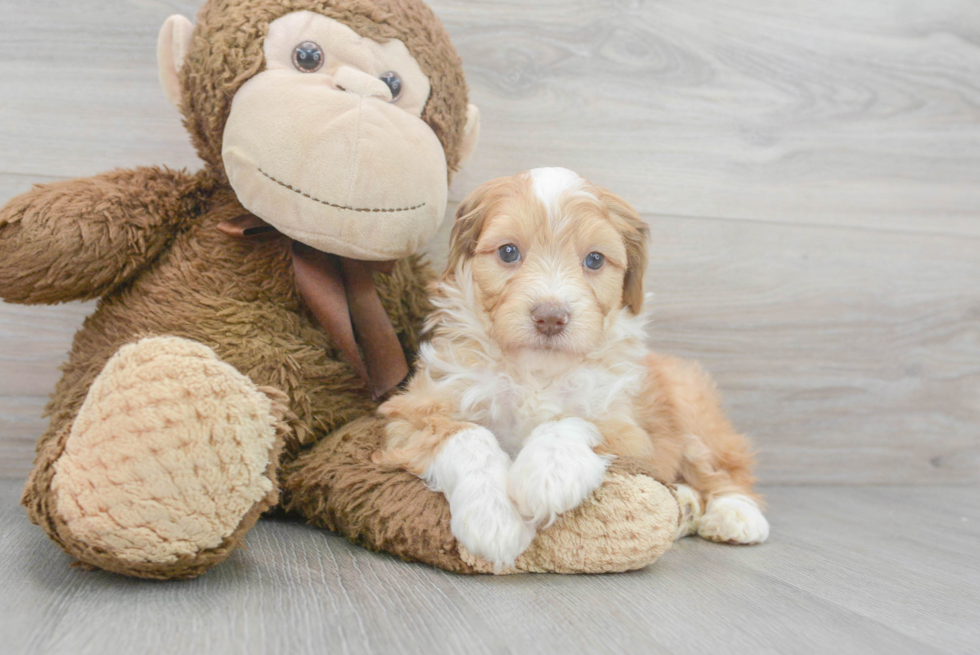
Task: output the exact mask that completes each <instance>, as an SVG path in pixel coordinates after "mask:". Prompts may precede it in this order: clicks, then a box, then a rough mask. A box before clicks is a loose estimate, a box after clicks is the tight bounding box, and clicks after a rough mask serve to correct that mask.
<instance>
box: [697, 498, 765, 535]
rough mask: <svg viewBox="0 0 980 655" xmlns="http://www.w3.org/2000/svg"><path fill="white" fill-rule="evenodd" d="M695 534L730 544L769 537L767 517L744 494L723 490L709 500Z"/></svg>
mask: <svg viewBox="0 0 980 655" xmlns="http://www.w3.org/2000/svg"><path fill="white" fill-rule="evenodd" d="M698 536H699V537H702V538H704V539H708V540H710V541H720V542H723V543H729V544H759V543H762V542H763V541H765V540H766V539H768V538H769V521H767V520H766V517H765V516H763V515H762V511H761V510H759V505H758V504H757V503H756V502H755V501H754V500H752V499H751V498H749V497H748V496H746V495H744V494H724V495H722V496H716V497H715V498H712V499H711V500H709V501H708V507H707V509H706V510H705V512H704V516H702V517H701V523H700V525H699V526H698Z"/></svg>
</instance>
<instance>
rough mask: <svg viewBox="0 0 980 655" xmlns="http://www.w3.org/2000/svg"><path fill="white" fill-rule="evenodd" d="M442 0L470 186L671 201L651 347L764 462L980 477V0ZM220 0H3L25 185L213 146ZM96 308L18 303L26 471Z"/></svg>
mask: <svg viewBox="0 0 980 655" xmlns="http://www.w3.org/2000/svg"><path fill="white" fill-rule="evenodd" d="M431 4H432V6H433V7H434V9H435V10H436V11H437V13H438V14H439V15H440V16H441V18H442V19H443V21H444V22H445V24H446V25H447V27H448V28H449V30H450V32H451V34H452V36H453V39H454V42H455V43H456V45H457V48H458V50H459V51H460V53H461V55H462V56H463V59H464V63H465V65H466V70H467V75H468V79H469V82H470V85H471V87H472V96H473V99H474V101H475V102H477V103H478V104H479V105H480V106H481V108H482V110H483V118H484V126H483V127H484V129H483V139H482V144H481V147H480V150H479V151H478V153H477V156H476V158H475V159H474V161H473V162H472V164H471V166H470V167H469V168H468V169H467V171H466V172H464V174H463V175H461V176H460V177H459V178H458V180H457V182H456V183H455V184H454V187H453V193H452V195H453V196H454V197H455V198H460V197H462V195H463V194H465V193H466V192H467V191H469V190H470V189H471V188H472V187H473V186H474V185H475V184H477V183H478V182H481V181H483V180H484V179H486V178H488V177H492V176H496V175H503V174H510V173H513V172H515V171H517V170H520V169H523V168H527V167H530V166H535V165H541V164H548V165H552V164H561V165H567V166H570V167H572V168H575V169H577V170H579V171H580V172H582V173H583V174H586V175H588V176H591V177H592V178H594V179H595V180H596V181H598V182H600V183H603V184H605V185H607V186H609V187H610V188H612V189H613V190H615V191H617V192H619V193H621V194H622V195H624V196H625V197H626V198H627V199H629V200H630V201H632V202H634V203H635V204H636V205H637V206H638V207H640V208H641V209H643V210H644V211H645V212H647V213H646V218H647V220H648V221H649V222H650V224H651V226H652V229H653V234H654V239H653V244H652V254H653V260H652V265H651V270H650V273H649V275H648V282H649V285H650V289H651V290H653V291H655V292H656V294H657V296H656V298H655V305H656V309H655V313H654V318H655V323H654V325H653V327H652V330H651V343H652V345H654V346H655V347H657V348H658V349H661V350H664V351H667V352H673V353H677V354H681V355H684V356H689V357H694V358H697V359H700V360H701V361H702V362H704V363H705V365H706V366H707V368H708V369H709V370H711V371H712V372H713V373H714V374H715V375H716V377H717V378H718V380H719V382H720V386H721V388H722V391H723V394H724V397H725V399H726V402H727V404H728V406H729V408H730V410H731V413H732V415H733V417H734V418H735V420H736V423H737V424H738V426H739V427H740V428H741V429H743V430H745V431H746V432H748V433H749V434H750V435H752V436H753V437H754V438H755V440H756V444H757V446H758V447H759V450H760V474H761V477H762V479H763V480H764V481H767V482H770V483H777V482H799V483H826V482H855V483H947V484H949V483H956V484H961V483H966V484H971V483H975V482H977V481H978V480H980V454H978V452H980V335H978V330H980V328H978V324H980V293H978V292H977V289H978V288H980V269H978V261H980V238H978V237H980V183H978V182H980V109H978V107H980V101H978V99H980V92H978V86H977V84H978V80H980V42H978V40H977V38H976V34H977V33H978V30H980V8H978V5H976V4H975V3H972V2H970V1H969V0H935V1H933V2H929V3H921V2H913V1H911V0H901V1H898V2H891V1H889V2H886V1H885V0H869V1H868V2H862V3H853V2H844V0H832V1H830V2H816V1H815V0H801V1H800V2H795V3H780V2H775V1H774V0H763V1H761V2H753V3H744V2H731V1H726V0H706V1H705V2H699V3H686V2H682V1H680V0H664V1H660V2H644V1H630V2H623V1H620V0H616V1H613V0H604V1H601V2H592V1H586V0H572V1H567V0H562V1H559V0H536V1H535V2H533V3H527V2H520V3H518V2H515V1H513V0H512V1H510V2H504V1H501V0H492V1H487V2H480V3H473V2H466V1H464V0H432V2H431ZM199 5H200V2H199V1H198V0H168V1H154V2H144V1H142V0H127V1H120V2H115V3H112V4H111V7H110V6H109V5H107V4H106V3H104V2H100V1H98V0H75V1H73V2H67V1H66V0H53V1H51V2H44V3H25V2H16V1H14V0H0V83H2V85H3V89H4V93H3V94H2V98H0V202H5V201H6V200H7V199H8V198H9V197H11V196H13V195H14V194H16V193H19V192H22V191H25V190H27V189H28V188H30V184H31V183H32V182H45V181H50V180H54V179H61V178H65V177H72V176H80V175H90V174H94V173H97V172H100V171H102V170H106V169H109V168H113V167H116V166H134V165H138V164H148V163H163V164H167V165H171V166H175V167H181V166H186V167H190V168H195V167H197V166H198V165H199V163H198V160H197V158H196V157H195V155H194V153H193V151H192V150H191V147H190V145H189V141H188V138H187V135H186V133H185V132H184V130H183V128H182V126H181V125H180V120H179V116H178V114H177V112H176V111H175V110H174V109H173V108H172V107H170V106H169V105H168V104H167V103H166V101H165V100H164V98H163V94H162V92H161V91H160V90H159V88H158V84H157V79H156V68H155V62H154V44H155V38H156V31H157V29H158V26H159V25H160V24H161V23H162V21H163V19H164V18H165V17H166V16H167V15H168V14H171V13H183V14H185V15H187V16H193V15H194V13H195V12H196V10H197V8H198V7H199ZM38 43H51V44H57V52H58V53H60V54H59V55H58V56H56V57H46V56H45V57H39V56H37V54H36V48H35V46H36V44H38ZM447 235H448V224H447V225H444V230H443V232H442V233H440V235H438V236H437V237H436V240H435V241H434V242H433V244H432V246H431V247H430V250H431V251H432V252H433V253H434V257H435V258H436V259H437V260H438V259H439V258H440V257H441V256H442V255H440V253H444V250H445V244H446V239H447ZM92 306H93V305H92V304H88V305H78V304H72V305H65V306H61V307H55V308H45V307H33V308H24V307H12V306H9V305H3V304H0V477H22V476H23V475H24V474H25V473H26V471H27V470H28V467H29V465H30V461H31V459H32V455H33V442H34V441H35V439H36V438H37V436H38V435H39V434H40V432H41V431H42V430H43V427H44V425H45V422H44V420H43V419H41V418H40V409H41V408H42V407H43V405H44V402H45V397H46V395H47V393H48V391H49V390H50V389H51V387H52V386H53V384H54V381H55V380H56V379H57V375H58V373H57V366H58V363H59V362H60V361H61V360H62V359H63V357H64V354H65V353H66V352H67V349H68V347H69V345H70V342H71V335H72V333H73V332H74V331H75V330H76V329H77V327H78V326H79V325H80V324H81V320H82V318H83V317H84V315H85V314H86V313H88V312H89V311H91V309H92Z"/></svg>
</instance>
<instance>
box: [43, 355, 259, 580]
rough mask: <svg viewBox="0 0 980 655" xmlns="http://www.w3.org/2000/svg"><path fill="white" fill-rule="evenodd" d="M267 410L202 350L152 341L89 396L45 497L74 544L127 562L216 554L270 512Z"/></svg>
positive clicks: (113, 368) (117, 363) (115, 361)
mask: <svg viewBox="0 0 980 655" xmlns="http://www.w3.org/2000/svg"><path fill="white" fill-rule="evenodd" d="M276 424H277V421H276V418H275V416H274V415H273V413H272V400H271V399H270V398H269V397H268V396H267V395H265V394H264V393H262V392H261V391H259V390H258V389H257V388H256V387H255V385H254V384H253V383H252V381H251V380H249V379H248V378H247V377H245V376H244V375H242V374H241V373H239V372H238V371H236V370H235V369H234V368H232V367H231V366H229V365H228V364H225V363H224V362H222V361H220V360H219V359H218V358H217V356H216V355H215V354H214V351H212V350H211V349H210V348H208V347H206V346H203V345H201V344H199V343H195V342H193V341H189V340H187V339H179V338H176V337H157V338H148V339H143V340H141V341H139V342H137V343H135V344H130V345H127V346H124V347H122V348H121V349H120V350H119V352H118V353H116V354H115V355H114V356H113V357H112V359H110V360H109V362H108V363H107V364H106V367H105V369H103V371H102V373H100V374H99V376H98V377H97V378H96V379H95V382H94V383H93V384H92V386H91V387H90V388H89V391H88V395H87V397H86V399H85V402H84V403H83V404H82V408H81V410H80V411H79V413H78V416H77V417H76V418H75V422H74V423H73V425H72V428H71V431H70V433H69V436H68V440H67V442H66V443H65V451H64V453H63V455H62V456H61V458H60V459H58V461H57V462H56V463H55V465H54V471H55V473H54V477H53V479H52V481H51V491H52V493H54V494H55V496H56V502H55V507H56V511H57V512H58V515H59V518H60V519H61V520H62V521H64V524H65V528H66V529H67V530H68V531H69V532H71V533H72V534H73V535H74V536H75V538H76V539H78V540H80V541H84V542H86V543H87V544H89V545H90V546H92V547H94V548H98V549H101V550H104V551H106V552H110V553H113V554H115V555H116V556H117V557H118V558H119V559H120V560H122V561H125V562H156V563H164V562H176V561H177V559H178V557H180V556H192V555H196V554H197V553H199V552H201V551H204V550H209V549H212V548H217V547H218V546H219V545H220V544H221V542H222V541H224V540H225V539H227V538H228V537H230V536H231V535H232V534H233V533H234V532H235V530H236V529H237V528H238V525H239V524H240V523H241V521H242V519H243V518H244V517H245V515H246V514H248V512H249V511H250V510H251V509H252V507H253V506H255V505H256V504H258V503H261V502H264V503H265V504H266V505H271V504H274V502H275V499H276V493H277V489H276V487H275V485H274V484H273V482H272V480H271V479H269V476H268V475H267V474H266V471H267V469H268V468H269V463H270V461H272V460H273V458H274V455H275V450H276V448H277V446H278V444H277V443H276Z"/></svg>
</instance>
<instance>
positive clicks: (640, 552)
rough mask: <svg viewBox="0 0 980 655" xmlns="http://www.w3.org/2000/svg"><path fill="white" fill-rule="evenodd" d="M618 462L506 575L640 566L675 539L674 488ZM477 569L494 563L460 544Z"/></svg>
mask: <svg viewBox="0 0 980 655" xmlns="http://www.w3.org/2000/svg"><path fill="white" fill-rule="evenodd" d="M626 467H627V463H626V461H625V460H615V461H614V462H613V463H612V465H611V466H610V468H609V470H608V471H607V472H606V475H605V478H604V480H603V483H602V485H601V486H600V487H599V488H598V489H596V490H595V492H594V493H593V494H592V495H591V496H589V497H588V498H586V500H585V501H584V502H583V503H582V504H581V505H579V506H578V507H576V508H575V509H573V510H571V511H568V512H566V513H564V514H562V515H561V516H559V517H558V519H557V520H556V521H555V522H554V523H553V524H552V525H550V526H549V527H547V528H544V529H542V530H540V531H539V532H538V534H537V536H536V537H535V538H534V541H532V542H531V545H530V546H529V547H528V548H527V550H525V551H524V553H523V554H521V556H520V557H518V558H517V562H516V563H515V565H514V568H513V569H509V570H506V571H504V572H505V573H516V572H519V571H528V572H535V573H543V572H553V573H613V572H620V571H631V570H634V569H640V568H643V567H644V566H647V565H648V564H650V563H652V562H653V561H654V560H656V559H657V558H658V557H660V555H662V554H663V553H664V551H666V550H667V549H668V548H670V546H671V544H672V543H673V540H674V534H675V533H676V532H677V525H678V516H679V510H678V506H677V500H676V498H675V497H674V494H673V493H672V492H671V490H670V489H668V488H667V487H665V486H664V485H662V484H661V483H659V482H657V481H656V480H654V479H653V478H652V477H650V476H648V475H644V474H643V473H639V472H635V471H632V470H628V469H627V468H626ZM459 550H460V556H461V558H462V559H463V560H464V561H465V562H466V563H467V564H469V565H470V566H472V567H473V568H474V569H475V570H476V571H478V572H483V573H489V572H491V571H493V566H492V565H490V563H489V562H487V561H486V560H483V559H482V558H477V557H475V556H474V555H473V554H472V553H470V552H469V551H467V550H466V549H465V548H464V547H460V549H459Z"/></svg>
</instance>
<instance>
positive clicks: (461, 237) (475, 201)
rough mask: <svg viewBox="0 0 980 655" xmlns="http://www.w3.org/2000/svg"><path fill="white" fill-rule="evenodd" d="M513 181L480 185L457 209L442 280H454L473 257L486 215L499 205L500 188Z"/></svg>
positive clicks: (507, 180) (507, 179) (500, 179)
mask: <svg viewBox="0 0 980 655" xmlns="http://www.w3.org/2000/svg"><path fill="white" fill-rule="evenodd" d="M509 180H510V178H499V179H496V180H490V181H489V182H486V183H484V184H481V185H480V186H479V187H477V188H476V190H474V191H473V193H471V194H470V195H468V196H466V198H465V199H464V200H463V202H461V203H459V207H457V208H456V222H455V223H453V231H452V234H451V235H450V237H449V258H448V260H447V262H446V271H445V273H443V277H452V276H453V275H454V273H455V272H456V267H457V266H458V265H459V264H460V262H462V261H464V260H466V259H469V258H471V257H472V256H473V252H474V251H475V250H476V243H477V241H479V240H480V234H481V233H482V232H483V224H484V223H485V222H486V219H487V215H488V214H489V213H490V210H491V209H492V208H493V205H494V204H496V203H495V201H496V199H497V198H498V196H499V191H500V189H501V186H502V185H504V184H506V183H508V182H509Z"/></svg>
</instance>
